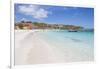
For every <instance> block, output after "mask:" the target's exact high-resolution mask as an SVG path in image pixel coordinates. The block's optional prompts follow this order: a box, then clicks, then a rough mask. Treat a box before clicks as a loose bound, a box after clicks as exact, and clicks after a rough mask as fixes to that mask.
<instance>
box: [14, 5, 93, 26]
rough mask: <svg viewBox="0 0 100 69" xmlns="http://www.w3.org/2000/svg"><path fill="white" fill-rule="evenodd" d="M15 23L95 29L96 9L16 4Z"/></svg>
mask: <svg viewBox="0 0 100 69" xmlns="http://www.w3.org/2000/svg"><path fill="white" fill-rule="evenodd" d="M14 15H15V21H16V22H20V21H22V20H26V21H33V22H45V23H48V24H65V25H76V26H82V27H85V28H93V27H94V9H93V8H82V7H66V6H49V5H33V4H15V13H14Z"/></svg>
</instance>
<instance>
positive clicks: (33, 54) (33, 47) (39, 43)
mask: <svg viewBox="0 0 100 69" xmlns="http://www.w3.org/2000/svg"><path fill="white" fill-rule="evenodd" d="M39 31H40V30H39ZM88 50H89V49H88V48H83V49H77V48H70V47H66V48H63V47H57V46H52V45H50V44H48V43H47V42H46V40H43V39H41V38H39V34H38V32H37V30H15V64H16V65H24V64H47V63H63V62H73V61H91V60H93V58H91V56H90V58H88V56H87V55H89V54H90V53H87V51H88ZM82 51H86V52H83V53H82ZM90 52H91V51H90ZM80 53H81V54H83V56H80ZM86 54H87V55H86Z"/></svg>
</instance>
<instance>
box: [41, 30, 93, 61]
mask: <svg viewBox="0 0 100 69" xmlns="http://www.w3.org/2000/svg"><path fill="white" fill-rule="evenodd" d="M39 34H40V38H42V39H44V41H45V42H47V43H48V44H49V45H50V47H51V48H52V49H54V50H55V52H56V53H58V54H59V52H61V53H62V55H63V56H59V57H61V58H62V57H63V59H65V60H67V61H68V60H69V61H89V60H93V59H94V32H68V31H58V32H57V31H48V32H39ZM56 50H57V51H56ZM58 50H59V52H58ZM60 55H61V54H60Z"/></svg>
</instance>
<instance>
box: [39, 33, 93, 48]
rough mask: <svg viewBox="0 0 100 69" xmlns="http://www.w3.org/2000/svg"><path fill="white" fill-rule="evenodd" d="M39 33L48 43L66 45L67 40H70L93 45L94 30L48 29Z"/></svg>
mask: <svg viewBox="0 0 100 69" xmlns="http://www.w3.org/2000/svg"><path fill="white" fill-rule="evenodd" d="M40 34H41V35H42V37H43V38H44V39H45V40H47V41H48V42H50V43H58V44H60V43H62V44H63V45H66V43H67V41H70V42H72V43H83V44H88V46H89V47H93V46H94V32H68V31H49V32H41V33H40Z"/></svg>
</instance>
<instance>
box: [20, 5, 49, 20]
mask: <svg viewBox="0 0 100 69" xmlns="http://www.w3.org/2000/svg"><path fill="white" fill-rule="evenodd" d="M18 11H19V12H20V13H23V14H25V15H31V16H33V18H35V19H39V20H41V19H44V18H47V17H48V14H49V12H48V11H47V10H45V9H44V8H41V7H39V6H35V5H22V6H19V7H18Z"/></svg>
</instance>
